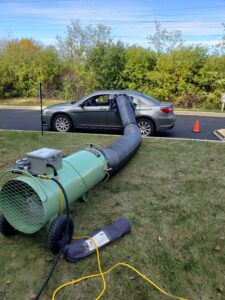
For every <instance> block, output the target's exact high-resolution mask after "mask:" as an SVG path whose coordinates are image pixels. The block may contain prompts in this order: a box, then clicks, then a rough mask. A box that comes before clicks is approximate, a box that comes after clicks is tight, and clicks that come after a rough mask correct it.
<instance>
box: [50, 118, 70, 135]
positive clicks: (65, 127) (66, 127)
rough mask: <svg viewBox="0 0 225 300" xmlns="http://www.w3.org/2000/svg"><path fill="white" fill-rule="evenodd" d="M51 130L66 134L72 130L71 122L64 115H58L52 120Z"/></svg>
mask: <svg viewBox="0 0 225 300" xmlns="http://www.w3.org/2000/svg"><path fill="white" fill-rule="evenodd" d="M53 128H54V130H55V131H58V132H68V131H71V130H72V122H71V120H70V118H69V117H68V116H66V115H58V116H56V117H55V118H54V120H53Z"/></svg>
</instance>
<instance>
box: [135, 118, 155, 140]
mask: <svg viewBox="0 0 225 300" xmlns="http://www.w3.org/2000/svg"><path fill="white" fill-rule="evenodd" d="M137 124H138V127H139V128H140V131H141V135H142V136H151V135H153V134H154V133H155V125H154V123H153V122H152V121H151V120H150V119H147V118H141V119H138V120H137Z"/></svg>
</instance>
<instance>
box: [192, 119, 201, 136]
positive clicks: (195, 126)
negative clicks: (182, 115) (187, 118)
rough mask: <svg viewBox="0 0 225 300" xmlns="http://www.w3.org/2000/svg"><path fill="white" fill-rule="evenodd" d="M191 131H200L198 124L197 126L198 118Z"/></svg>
mask: <svg viewBox="0 0 225 300" xmlns="http://www.w3.org/2000/svg"><path fill="white" fill-rule="evenodd" d="M192 131H193V132H195V133H198V132H200V126H199V120H198V119H197V120H196V121H195V124H194V128H193V130H192Z"/></svg>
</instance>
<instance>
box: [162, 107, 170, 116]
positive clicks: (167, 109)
mask: <svg viewBox="0 0 225 300" xmlns="http://www.w3.org/2000/svg"><path fill="white" fill-rule="evenodd" d="M160 109H161V111H163V112H164V113H165V114H169V113H171V112H172V111H173V109H172V108H171V107H160Z"/></svg>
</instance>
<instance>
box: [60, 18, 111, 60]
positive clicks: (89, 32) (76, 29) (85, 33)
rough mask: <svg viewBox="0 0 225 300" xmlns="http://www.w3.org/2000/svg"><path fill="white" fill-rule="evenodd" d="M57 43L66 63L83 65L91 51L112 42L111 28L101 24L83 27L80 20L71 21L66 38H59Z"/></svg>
mask: <svg viewBox="0 0 225 300" xmlns="http://www.w3.org/2000/svg"><path fill="white" fill-rule="evenodd" d="M57 41H58V43H57V46H58V50H59V53H60V55H61V57H62V58H63V59H64V60H65V61H74V60H76V62H79V63H81V62H82V61H83V60H84V59H85V58H86V54H87V52H88V51H89V50H90V49H93V48H95V47H96V46H97V45H98V44H100V43H109V42H111V38H110V28H109V27H107V26H105V25H101V24H99V25H97V26H95V27H94V26H91V25H88V26H83V25H82V24H81V23H80V21H79V20H71V23H70V25H68V26H67V35H66V37H60V36H57Z"/></svg>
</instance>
